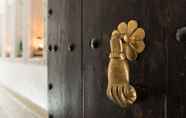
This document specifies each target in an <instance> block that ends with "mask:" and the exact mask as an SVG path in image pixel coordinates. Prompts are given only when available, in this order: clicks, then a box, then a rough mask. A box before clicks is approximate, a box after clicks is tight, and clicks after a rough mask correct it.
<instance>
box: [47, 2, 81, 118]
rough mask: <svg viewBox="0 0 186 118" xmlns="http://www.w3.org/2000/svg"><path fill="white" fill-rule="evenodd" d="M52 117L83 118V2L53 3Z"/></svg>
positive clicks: (50, 41) (50, 42)
mask: <svg viewBox="0 0 186 118" xmlns="http://www.w3.org/2000/svg"><path fill="white" fill-rule="evenodd" d="M48 8H49V11H48V12H49V17H48V48H49V51H48V78H49V79H48V83H49V92H48V95H49V113H50V115H49V116H50V118H82V117H83V116H82V109H83V108H82V86H81V83H82V81H81V1H80V0H75V1H74V0H49V1H48Z"/></svg>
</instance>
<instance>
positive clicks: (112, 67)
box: [107, 20, 145, 108]
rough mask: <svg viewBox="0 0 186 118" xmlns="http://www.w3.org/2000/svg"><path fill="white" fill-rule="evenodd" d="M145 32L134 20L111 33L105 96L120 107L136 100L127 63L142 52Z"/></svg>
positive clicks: (120, 25) (123, 23)
mask: <svg viewBox="0 0 186 118" xmlns="http://www.w3.org/2000/svg"><path fill="white" fill-rule="evenodd" d="M144 38H145V32H144V30H143V29H142V28H138V23H137V21H135V20H130V21H129V22H128V24H126V23H125V22H122V23H120V24H119V25H118V27H117V30H114V31H113V32H112V36H111V40H110V47H111V52H110V62H109V65H108V88H107V96H108V97H109V98H110V99H111V100H112V101H113V102H114V103H116V104H118V105H119V106H121V107H124V108H125V107H127V106H129V105H131V104H133V103H134V102H135V101H136V99H137V93H136V90H135V88H134V87H133V86H132V85H130V77H129V65H128V61H132V60H135V59H136V58H137V55H138V54H139V53H141V52H143V50H144V48H145V44H144V41H143V40H144Z"/></svg>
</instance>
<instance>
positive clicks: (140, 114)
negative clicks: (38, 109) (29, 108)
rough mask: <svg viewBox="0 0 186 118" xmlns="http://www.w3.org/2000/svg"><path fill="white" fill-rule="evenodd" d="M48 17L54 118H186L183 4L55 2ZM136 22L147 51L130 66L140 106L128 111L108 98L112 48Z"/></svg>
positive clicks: (166, 0)
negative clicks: (120, 28)
mask: <svg viewBox="0 0 186 118" xmlns="http://www.w3.org/2000/svg"><path fill="white" fill-rule="evenodd" d="M48 9H49V10H48V14H49V16H48V78H49V79H48V83H49V113H50V115H49V116H50V118H185V117H186V115H185V103H186V100H185V99H184V98H185V95H186V94H185V87H184V85H185V74H184V73H185V71H186V70H185V66H186V64H185V60H186V54H185V53H184V52H185V41H184V40H185V38H186V36H185V34H184V33H183V32H184V31H183V32H182V33H178V32H179V31H180V30H178V29H180V28H182V29H184V28H183V27H184V26H186V17H185V16H186V15H185V13H184V12H185V11H186V1H185V0H151V1H149V0H49V1H48ZM130 19H135V20H137V21H138V22H139V24H140V26H141V27H143V28H144V30H145V32H146V38H145V44H146V48H145V51H144V52H143V53H142V54H141V55H140V56H139V57H138V59H137V60H136V61H133V62H130V67H131V68H130V70H131V73H130V76H131V84H132V85H134V86H135V87H136V88H137V91H138V94H139V98H138V101H137V102H136V103H135V104H134V105H132V106H131V107H129V108H127V109H123V108H120V107H119V106H117V105H116V104H114V103H113V102H112V101H110V100H109V99H108V97H107V96H106V88H107V67H108V61H109V58H108V57H109V51H110V46H109V40H110V36H111V32H112V30H113V29H114V28H115V27H116V26H117V25H118V24H119V23H120V22H122V21H126V22H127V21H129V20H130ZM176 33H177V34H178V35H177V38H176ZM179 34H180V35H179ZM179 37H180V38H179Z"/></svg>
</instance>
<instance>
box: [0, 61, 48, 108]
mask: <svg viewBox="0 0 186 118" xmlns="http://www.w3.org/2000/svg"><path fill="white" fill-rule="evenodd" d="M0 83H2V84H4V85H5V86H6V87H8V88H10V89H12V90H13V91H15V92H17V93H18V94H20V95H22V96H24V97H26V98H28V99H30V100H31V101H32V102H34V103H36V104H38V105H39V106H41V107H43V108H44V109H46V110H47V66H46V65H40V64H31V63H27V64H24V63H21V62H20V63H19V62H11V61H7V60H3V59H0Z"/></svg>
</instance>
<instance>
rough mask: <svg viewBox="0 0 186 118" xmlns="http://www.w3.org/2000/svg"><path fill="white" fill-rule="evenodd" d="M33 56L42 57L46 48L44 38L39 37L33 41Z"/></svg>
mask: <svg viewBox="0 0 186 118" xmlns="http://www.w3.org/2000/svg"><path fill="white" fill-rule="evenodd" d="M32 48H33V56H42V51H43V48H44V44H43V38H41V37H37V38H34V39H33V40H32Z"/></svg>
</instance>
